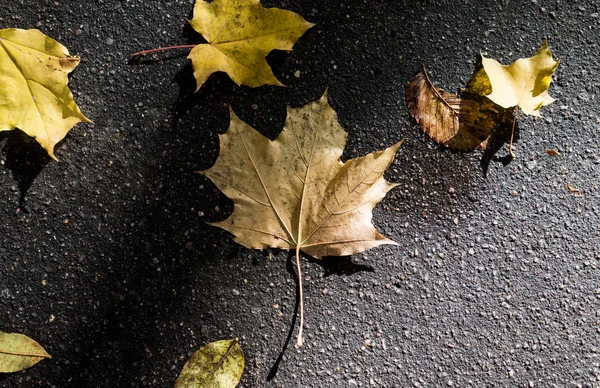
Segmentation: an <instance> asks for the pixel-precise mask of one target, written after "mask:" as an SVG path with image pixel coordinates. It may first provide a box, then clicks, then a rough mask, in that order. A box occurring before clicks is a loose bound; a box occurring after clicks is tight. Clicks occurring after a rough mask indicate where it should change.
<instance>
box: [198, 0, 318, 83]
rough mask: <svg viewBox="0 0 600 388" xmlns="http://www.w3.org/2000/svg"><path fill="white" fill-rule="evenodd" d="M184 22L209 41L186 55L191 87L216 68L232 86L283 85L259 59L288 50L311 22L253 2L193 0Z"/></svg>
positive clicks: (258, 2)
mask: <svg viewBox="0 0 600 388" xmlns="http://www.w3.org/2000/svg"><path fill="white" fill-rule="evenodd" d="M190 24H191V26H192V27H193V28H194V30H196V31H198V32H199V33H201V34H202V36H204V38H205V39H206V40H207V41H208V42H209V43H208V44H199V45H197V46H196V47H194V48H193V49H192V51H191V52H190V55H189V56H188V58H190V59H191V60H192V65H193V67H194V77H195V78H196V84H197V89H196V90H198V89H200V87H201V86H202V84H204V82H205V81H206V80H207V79H208V77H209V76H210V75H211V74H212V73H214V72H216V71H224V72H226V73H227V74H228V75H229V77H231V79H232V80H233V81H234V82H235V83H236V84H238V85H247V86H251V87H257V86H262V85H279V86H283V84H281V83H280V82H279V81H278V80H277V78H275V76H274V75H273V71H272V70H271V68H270V67H269V65H268V64H267V61H266V60H265V57H266V56H267V54H269V53H270V52H271V51H272V50H275V49H276V50H291V49H292V47H293V46H294V43H296V41H297V40H298V38H300V37H301V36H302V34H304V33H305V32H306V31H307V30H308V29H309V28H311V27H312V26H313V25H314V24H312V23H309V22H307V21H306V20H304V19H303V18H302V17H301V16H299V15H297V14H295V13H293V12H291V11H286V10H282V9H278V8H264V7H263V6H262V5H261V4H260V1H259V0H214V1H213V2H211V3H208V2H206V1H202V0H197V1H196V4H195V6H194V17H193V18H192V20H190Z"/></svg>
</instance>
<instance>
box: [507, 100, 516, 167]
mask: <svg viewBox="0 0 600 388" xmlns="http://www.w3.org/2000/svg"><path fill="white" fill-rule="evenodd" d="M517 112H519V106H518V105H517V106H515V109H514V110H513V125H512V133H511V134H510V144H509V145H508V153H509V154H510V157H511V158H513V159H514V158H515V157H516V155H515V154H514V153H513V150H512V145H513V138H514V136H515V124H516V123H517Z"/></svg>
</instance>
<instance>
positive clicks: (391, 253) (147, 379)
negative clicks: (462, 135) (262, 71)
mask: <svg viewBox="0 0 600 388" xmlns="http://www.w3.org/2000/svg"><path fill="white" fill-rule="evenodd" d="M263 4H265V5H266V6H277V7H280V8H285V9H290V10H292V11H295V12H298V13H300V14H301V15H303V16H304V17H305V18H306V19H307V20H309V21H311V22H313V23H316V24H317V25H316V27H314V28H313V29H311V30H309V31H308V32H307V33H306V34H305V35H304V36H303V37H302V38H301V39H300V40H299V42H298V43H297V45H296V46H295V49H294V51H292V52H290V53H282V52H275V53H273V54H271V55H270V56H269V57H268V59H269V62H270V64H271V65H272V67H273V69H274V72H275V75H276V76H277V77H278V78H279V79H280V80H281V81H282V82H284V83H285V84H287V85H288V86H289V87H288V88H277V87H262V88H258V89H249V88H245V87H241V88H240V87H237V86H235V84H234V83H233V82H232V81H230V80H229V79H228V78H227V77H226V76H224V75H222V74H218V75H213V76H212V77H211V78H210V80H209V81H208V82H207V83H206V84H205V85H204V86H203V88H202V89H201V90H200V92H199V93H196V94H193V89H194V80H193V78H192V73H191V67H190V66H189V63H188V62H187V60H186V58H185V54H186V53H185V52H183V53H181V55H179V54H180V53H179V52H175V53H170V54H165V55H159V56H157V57H154V59H160V60H156V61H155V60H153V57H150V58H148V59H147V60H146V61H145V62H144V63H132V62H129V58H130V54H131V53H133V52H136V51H140V50H143V49H148V48H154V47H160V46H168V45H174V44H182V43H183V44H185V43H196V42H200V41H201V39H200V38H199V36H198V35H197V34H195V33H194V32H193V31H191V29H190V28H189V27H187V26H186V18H189V17H191V12H192V8H193V1H192V0H189V1H188V0H186V1H181V0H174V1H168V2H163V1H148V0H147V1H142V0H123V1H113V0H106V1H102V0H95V1H92V2H88V3H86V2H80V1H56V2H54V1H46V0H44V1H35V0H18V1H17V0H7V1H4V2H2V3H1V4H0V28H8V27H20V28H36V27H37V28H39V29H40V30H42V31H43V32H44V33H46V34H48V35H50V36H52V37H54V38H55V39H57V40H59V41H60V42H61V43H63V44H65V45H66V46H67V47H69V49H70V50H71V53H72V54H74V55H80V56H81V57H82V61H81V65H80V67H79V68H78V69H77V70H76V71H75V72H74V74H73V76H72V77H71V82H70V85H71V89H72V90H73V91H74V94H75V96H76V101H77V103H78V104H79V105H80V107H81V109H82V111H83V112H84V113H85V114H86V115H87V116H88V117H90V118H91V119H92V120H93V121H94V124H93V125H83V124H80V125H77V126H76V127H75V128H74V129H73V131H72V132H71V134H70V135H69V136H68V138H67V139H66V140H65V141H64V142H63V144H62V145H61V147H60V149H59V150H58V151H57V156H58V158H59V159H60V162H59V163H55V162H49V163H48V160H47V159H46V158H45V157H44V156H43V153H40V151H39V149H38V148H37V146H36V145H35V144H33V143H27V142H23V139H22V136H20V135H19V134H18V133H9V134H5V135H2V137H1V138H0V139H1V140H0V149H1V150H2V152H1V153H0V162H1V165H0V198H3V201H2V202H0V214H2V215H1V216H0V217H1V218H0V306H1V314H0V330H2V331H9V332H21V333H25V334H27V335H29V336H31V337H33V338H35V339H37V340H38V341H39V342H40V343H42V344H43V345H44V346H45V347H46V349H47V350H48V351H49V352H50V353H51V354H52V355H53V358H52V359H51V360H47V361H44V362H42V363H40V364H39V365H37V366H35V367H34V368H32V369H30V370H27V371H25V372H23V373H16V374H12V375H6V376H2V377H0V386H2V387H11V388H14V387H34V386H36V387H37V386H42V387H61V388H63V387H85V386H94V387H171V386H172V385H173V383H174V381H175V378H176V376H177V375H178V373H179V371H180V369H181V367H182V366H183V364H184V362H185V360H186V359H187V358H188V357H189V355H190V354H191V353H192V352H193V351H194V350H195V349H197V348H199V347H200V346H202V345H203V344H205V343H207V342H210V341H213V340H217V339H222V338H229V337H238V338H240V341H241V344H242V347H243V349H244V351H245V353H246V365H247V366H246V372H245V374H244V377H243V381H242V386H243V387H407V386H423V387H425V386H432V387H437V386H473V387H483V386H490V387H492V386H493V387H598V386H600V358H599V354H600V353H599V352H600V350H599V348H600V340H599V338H600V307H599V306H600V305H599V303H598V302H599V300H598V298H599V296H600V284H599V280H600V272H599V269H598V265H599V262H598V261H599V260H600V249H599V246H600V244H599V242H600V241H599V240H600V237H599V235H600V226H599V223H598V221H599V220H600V201H599V200H600V194H599V187H598V183H599V179H598V178H599V176H600V150H599V146H598V143H599V141H598V140H599V139H598V133H599V129H600V128H599V126H600V115H599V114H600V107H599V105H598V92H599V86H600V82H599V78H598V71H599V65H598V57H600V50H599V47H598V40H599V38H600V32H599V27H600V17H599V12H600V11H599V10H598V3H597V2H595V1H591V0H589V1H571V2H566V1H552V2H549V1H541V0H537V1H536V0H532V1H508V0H507V1H497V2H486V4H485V5H479V6H476V5H474V3H473V2H467V1H454V2H450V1H443V2H442V1H413V2H409V1H370V2H366V1H354V0H353V1H334V2H328V1H308V0H306V1H273V0H270V1H264V2H263ZM544 38H548V42H549V46H550V48H551V50H552V51H553V53H554V55H555V58H557V59H560V60H561V65H560V66H559V68H558V70H557V72H556V75H555V80H554V82H553V84H552V86H551V89H550V93H551V95H552V96H554V97H556V98H558V101H557V102H555V103H554V104H552V105H550V106H548V107H545V108H543V109H542V115H543V118H541V119H534V118H530V117H523V116H521V117H520V129H521V131H520V141H519V143H518V145H517V146H516V149H515V151H516V153H517V155H518V157H517V159H515V160H513V161H512V162H511V163H509V164H508V165H506V166H504V165H503V164H502V163H501V162H500V161H498V160H492V161H491V163H490V165H489V169H488V173H487V176H484V174H483V170H482V167H481V165H480V164H481V158H482V155H481V153H479V152H475V153H472V154H457V153H452V152H449V151H447V150H443V149H441V148H440V147H438V146H437V145H435V144H434V143H433V142H431V141H430V140H429V139H428V138H427V137H426V136H424V135H423V134H422V133H421V132H420V130H419V129H418V128H417V127H416V126H415V125H414V124H413V123H412V122H411V120H410V119H409V117H408V112H407V109H406V104H405V101H404V99H405V88H406V85H407V83H408V82H409V80H410V78H411V77H412V75H413V74H414V73H415V72H416V71H418V70H419V69H420V66H421V63H425V64H427V67H428V70H429V72H430V76H431V77H432V79H433V80H434V82H435V83H436V84H437V85H438V86H439V87H443V88H445V89H446V90H449V91H454V90H456V89H457V88H458V87H461V86H464V85H465V83H466V81H467V80H468V78H469V76H470V74H471V72H472V70H473V68H474V64H475V55H476V54H477V53H479V52H480V51H481V52H483V53H484V54H486V55H487V56H490V57H493V58H496V59H498V60H500V61H501V62H503V63H510V62H512V61H513V60H515V59H517V58H519V57H528V56H531V55H533V53H535V51H536V49H537V48H538V47H539V45H540V44H541V43H542V41H543V39H544ZM165 58H167V59H165ZM297 71H300V77H299V78H297V77H295V76H294V74H295V73H296V72H297ZM326 87H329V98H330V103H331V105H332V106H333V107H334V109H336V111H337V112H338V115H339V119H340V122H341V124H342V126H343V127H344V128H345V129H346V130H347V131H348V132H349V134H350V135H349V142H348V147H347V152H346V157H355V156H359V155H363V154H366V153H368V152H372V151H374V150H377V149H380V148H382V147H384V146H389V145H391V144H393V143H395V142H396V141H398V140H399V139H402V138H406V139H407V140H406V142H405V143H404V145H403V147H402V149H401V151H400V152H399V154H398V157H397V160H396V161H395V162H394V164H393V166H392V168H391V169H390V171H389V174H388V175H387V178H388V179H389V180H390V181H394V182H399V183H400V186H399V187H398V188H396V189H395V190H394V191H392V192H391V193H390V194H389V195H388V197H387V198H386V199H385V200H384V201H383V202H382V204H381V205H379V206H378V207H377V208H376V210H375V214H374V222H375V224H376V225H377V227H378V228H379V229H380V230H381V231H382V233H384V234H386V235H387V236H388V237H390V238H393V239H394V240H396V241H397V242H398V243H399V246H397V247H396V246H385V247H380V248H377V249H373V250H371V251H368V252H366V253H364V254H361V255H355V256H354V257H352V258H331V259H328V260H326V261H325V262H324V263H316V262H315V261H309V260H307V259H305V260H304V271H305V275H306V279H305V282H304V285H305V298H306V299H305V306H306V313H307V317H306V318H307V325H306V335H307V338H306V345H305V346H304V347H303V348H301V349H299V350H296V349H294V348H293V343H294V341H293V339H292V341H291V342H290V344H289V346H288V347H287V349H286V350H285V353H284V354H283V357H282V359H281V362H280V364H279V368H278V371H277V373H276V374H275V376H274V377H273V378H271V379H270V380H268V381H267V377H268V375H269V373H270V371H272V370H273V369H272V368H273V366H274V364H275V362H276V360H277V358H278V356H279V354H280V352H281V351H282V349H283V348H284V344H285V341H286V338H287V337H288V333H289V332H290V329H291V328H292V327H291V325H292V319H293V315H294V308H295V300H296V290H295V280H294V278H295V277H294V275H293V274H292V273H290V272H289V271H288V269H287V267H288V261H289V259H290V255H289V254H288V253H287V252H280V251H275V250H273V251H264V252H261V251H250V250H247V249H245V248H242V247H240V246H237V245H236V244H235V243H234V242H233V241H232V240H231V238H230V236H229V235H228V234H227V233H226V232H224V231H221V230H219V229H216V228H213V227H211V226H209V225H207V224H206V223H204V221H215V220H220V219H224V218H226V217H227V216H228V214H229V212H230V211H231V203H230V202H229V201H228V200H227V199H226V198H225V197H224V196H223V195H221V194H220V193H218V191H217V190H216V189H215V187H214V186H213V185H212V183H210V182H209V181H207V180H206V179H205V178H203V177H201V176H199V175H197V174H194V173H193V171H196V170H202V169H206V168H208V167H210V166H211V165H212V164H213V163H214V161H215V159H216V156H217V154H218V143H217V134H218V133H223V132H224V131H225V130H226V128H227V124H228V108H227V106H228V105H232V107H233V109H234V110H235V112H236V113H237V114H238V116H240V117H241V118H242V119H243V120H244V121H246V122H247V123H249V124H250V125H252V126H253V127H254V128H256V129H257V130H259V131H260V132H261V133H263V134H265V135H267V136H269V137H271V138H275V137H276V136H277V134H278V133H279V131H280V130H281V128H282V125H283V122H284V119H285V106H286V105H292V106H295V107H298V106H301V105H304V104H305V103H307V102H309V101H313V100H316V99H318V98H319V97H320V96H321V95H322V93H323V92H324V90H325V88H326ZM544 149H556V150H558V151H559V152H560V155H559V156H556V157H550V156H547V155H545V154H544ZM506 150H507V148H506V146H505V147H504V148H503V149H502V150H500V151H499V152H498V154H497V155H496V156H497V157H502V156H504V155H505V154H506ZM567 183H568V184H570V185H572V186H574V187H576V188H577V189H579V190H580V191H581V194H580V195H576V194H573V193H571V192H570V191H568V190H567V189H566V184H567ZM43 280H45V281H46V282H45V283H46V284H45V285H44V284H42V281H43ZM51 317H53V319H51ZM293 330H294V332H293V335H295V330H296V329H295V328H294V329H293Z"/></svg>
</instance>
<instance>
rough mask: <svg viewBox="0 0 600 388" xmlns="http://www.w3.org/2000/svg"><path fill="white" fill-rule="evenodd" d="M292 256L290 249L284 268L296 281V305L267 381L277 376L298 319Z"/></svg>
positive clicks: (295, 276) (297, 300)
mask: <svg viewBox="0 0 600 388" xmlns="http://www.w3.org/2000/svg"><path fill="white" fill-rule="evenodd" d="M294 257H295V255H294V253H293V252H292V251H290V252H289V254H288V259H287V262H286V265H285V268H286V270H287V271H288V273H289V274H290V275H292V277H293V278H294V282H295V283H296V305H295V307H294V314H293V318H292V324H291V325H290V330H289V331H288V334H287V337H286V339H285V342H284V343H283V347H282V349H281V352H279V355H278V356H277V359H276V360H275V363H274V364H273V366H272V367H271V370H270V371H269V374H268V375H267V381H271V380H273V379H274V378H275V376H277V371H278V370H279V365H280V364H281V360H283V355H284V354H285V351H286V350H287V348H288V346H289V344H290V340H291V339H292V336H293V334H294V332H295V331H296V320H297V319H298V310H299V309H300V285H299V284H298V275H297V274H296V268H295V265H294V260H293V259H294Z"/></svg>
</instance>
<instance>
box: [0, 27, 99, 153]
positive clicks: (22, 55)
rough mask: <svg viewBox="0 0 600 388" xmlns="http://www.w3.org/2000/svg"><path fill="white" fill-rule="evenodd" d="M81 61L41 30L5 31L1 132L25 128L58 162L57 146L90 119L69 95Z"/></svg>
mask: <svg viewBox="0 0 600 388" xmlns="http://www.w3.org/2000/svg"><path fill="white" fill-rule="evenodd" d="M78 64H79V58H77V57H71V56H69V51H68V50H67V49H66V48H65V47H64V46H63V45H61V44H60V43H58V42H57V41H55V40H54V39H51V38H49V37H48V36H46V35H44V34H43V33H41V32H40V31H38V30H21V29H16V28H8V29H3V30H0V131H10V130H13V129H15V128H19V129H20V130H22V131H23V132H25V133H26V134H27V135H29V136H31V137H33V138H35V139H36V140H37V142H38V143H39V144H40V145H41V146H42V147H43V148H44V149H45V150H46V151H47V152H48V155H50V156H51V157H52V158H53V159H55V160H56V157H55V156H54V146H55V145H56V143H58V142H59V141H61V140H62V139H63V138H64V137H65V136H66V135H67V133H68V132H69V131H70V130H71V128H72V127H73V126H74V125H75V124H77V123H79V122H82V121H83V122H87V123H89V122H91V121H90V120H89V119H88V118H86V117H85V116H84V115H83V114H82V113H81V111H80V110H79V107H78V106H77V104H75V101H73V95H72V94H71V91H70V90H69V88H68V86H67V83H68V82H69V79H68V74H69V73H70V72H72V71H73V70H74V69H75V67H77V65H78Z"/></svg>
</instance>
